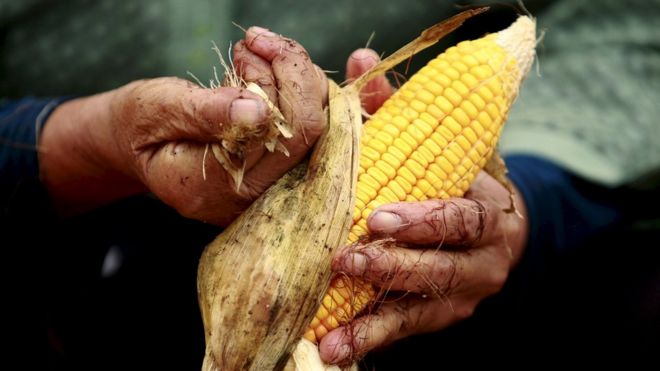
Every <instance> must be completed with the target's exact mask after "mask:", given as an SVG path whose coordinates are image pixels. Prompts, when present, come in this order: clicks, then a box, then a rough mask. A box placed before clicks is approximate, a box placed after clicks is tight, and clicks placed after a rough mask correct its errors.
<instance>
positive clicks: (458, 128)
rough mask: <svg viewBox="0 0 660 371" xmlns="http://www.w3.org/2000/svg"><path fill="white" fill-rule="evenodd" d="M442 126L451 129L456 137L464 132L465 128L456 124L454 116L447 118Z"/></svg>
mask: <svg viewBox="0 0 660 371" xmlns="http://www.w3.org/2000/svg"><path fill="white" fill-rule="evenodd" d="M442 126H443V127H446V128H447V129H449V130H450V131H451V132H452V133H453V134H454V135H458V134H459V133H460V132H461V131H462V130H463V126H462V125H461V124H459V123H458V122H456V119H454V117H452V116H447V117H445V119H444V120H442Z"/></svg>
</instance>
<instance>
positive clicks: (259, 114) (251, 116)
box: [229, 99, 264, 124]
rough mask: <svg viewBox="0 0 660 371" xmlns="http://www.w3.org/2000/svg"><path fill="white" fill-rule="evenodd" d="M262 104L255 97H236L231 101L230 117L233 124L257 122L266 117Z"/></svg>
mask: <svg viewBox="0 0 660 371" xmlns="http://www.w3.org/2000/svg"><path fill="white" fill-rule="evenodd" d="M263 116H264V114H263V107H262V105H261V104H260V103H259V102H257V101H256V100H253V99H236V100H234V101H233V102H231V107H230V108H229V118H230V119H231V122H232V123H233V124H256V123H259V122H261V121H263V119H264V117H263Z"/></svg>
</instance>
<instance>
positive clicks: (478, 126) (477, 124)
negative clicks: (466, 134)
mask: <svg viewBox="0 0 660 371" xmlns="http://www.w3.org/2000/svg"><path fill="white" fill-rule="evenodd" d="M482 113H483V114H484V115H485V116H486V117H488V114H487V113H485V112H481V113H480V114H479V116H481V114H482ZM488 118H489V119H490V117H488ZM470 127H471V128H472V129H473V130H474V132H475V133H477V137H479V136H480V135H483V133H484V127H483V126H482V125H481V123H480V122H479V120H475V121H472V124H471V125H470Z"/></svg>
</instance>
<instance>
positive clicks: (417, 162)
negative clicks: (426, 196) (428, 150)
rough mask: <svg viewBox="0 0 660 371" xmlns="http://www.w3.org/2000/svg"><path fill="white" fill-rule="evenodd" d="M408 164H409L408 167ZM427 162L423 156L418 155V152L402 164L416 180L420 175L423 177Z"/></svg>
mask: <svg viewBox="0 0 660 371" xmlns="http://www.w3.org/2000/svg"><path fill="white" fill-rule="evenodd" d="M409 163H411V165H410V166H408V165H409ZM428 164H429V163H428V161H426V159H425V158H424V156H423V155H422V154H421V153H419V151H415V152H413V154H412V155H410V158H409V159H408V160H407V161H406V162H405V163H404V166H408V169H409V170H410V171H412V172H413V174H415V176H416V177H417V178H419V174H420V173H421V174H422V175H424V169H426V165H428Z"/></svg>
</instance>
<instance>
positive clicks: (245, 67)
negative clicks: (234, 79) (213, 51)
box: [232, 40, 278, 171]
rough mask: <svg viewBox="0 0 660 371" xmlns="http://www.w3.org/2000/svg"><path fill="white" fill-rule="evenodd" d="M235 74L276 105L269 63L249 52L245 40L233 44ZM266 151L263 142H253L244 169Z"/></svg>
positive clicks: (255, 161) (275, 90)
mask: <svg viewBox="0 0 660 371" xmlns="http://www.w3.org/2000/svg"><path fill="white" fill-rule="evenodd" d="M232 54H233V57H234V63H233V66H234V68H235V69H236V74H238V76H239V77H240V78H241V79H243V81H245V82H246V83H255V84H257V85H259V86H260V87H261V88H262V89H263V91H264V92H265V93H266V95H267V96H268V99H269V100H270V101H271V102H272V103H273V104H274V105H277V104H278V103H277V89H276V87H275V76H274V75H273V71H272V69H271V68H270V63H269V62H268V61H266V60H265V59H263V58H261V57H260V56H258V55H256V54H254V53H253V52H251V51H250V50H249V49H248V48H247V47H246V46H245V41H243V40H241V41H239V42H238V43H236V44H235V45H234V50H233V53H232ZM265 151H266V148H265V146H264V145H263V143H260V142H255V143H253V144H252V145H251V146H250V148H249V149H248V150H247V155H246V157H245V170H247V171H249V170H250V169H251V168H252V167H253V166H254V165H255V164H256V163H258V162H259V161H260V160H261V158H262V157H263V155H264V153H265Z"/></svg>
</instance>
